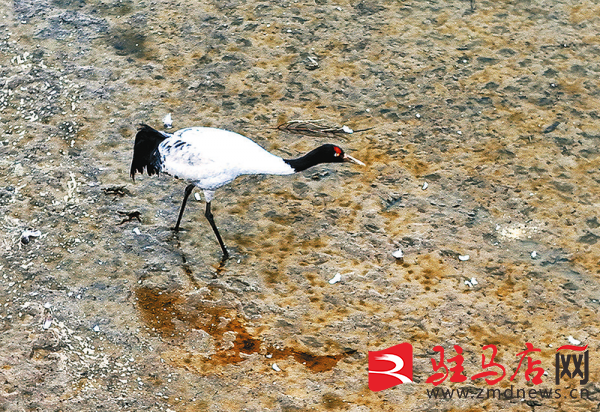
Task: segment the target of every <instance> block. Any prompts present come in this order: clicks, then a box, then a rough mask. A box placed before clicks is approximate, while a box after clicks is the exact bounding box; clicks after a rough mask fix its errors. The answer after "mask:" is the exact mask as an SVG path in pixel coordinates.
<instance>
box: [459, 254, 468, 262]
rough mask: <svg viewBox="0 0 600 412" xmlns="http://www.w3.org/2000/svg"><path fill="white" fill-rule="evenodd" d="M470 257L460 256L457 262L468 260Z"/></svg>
mask: <svg viewBox="0 0 600 412" xmlns="http://www.w3.org/2000/svg"><path fill="white" fill-rule="evenodd" d="M470 258H471V257H470V256H469V255H460V256H459V257H458V260H462V261H463V262H464V261H466V260H469V259H470Z"/></svg>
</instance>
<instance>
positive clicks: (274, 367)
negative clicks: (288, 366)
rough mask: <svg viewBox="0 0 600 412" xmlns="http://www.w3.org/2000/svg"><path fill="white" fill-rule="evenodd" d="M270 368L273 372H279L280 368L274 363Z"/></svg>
mask: <svg viewBox="0 0 600 412" xmlns="http://www.w3.org/2000/svg"><path fill="white" fill-rule="evenodd" d="M272 368H273V370H274V371H275V372H281V368H280V367H279V366H277V364H276V363H274V364H273V366H272Z"/></svg>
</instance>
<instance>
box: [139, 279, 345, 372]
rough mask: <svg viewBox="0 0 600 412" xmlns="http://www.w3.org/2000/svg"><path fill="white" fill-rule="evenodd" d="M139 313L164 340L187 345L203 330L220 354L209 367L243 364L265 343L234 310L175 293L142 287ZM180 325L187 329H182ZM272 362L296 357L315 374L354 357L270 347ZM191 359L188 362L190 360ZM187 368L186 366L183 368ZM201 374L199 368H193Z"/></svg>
mask: <svg viewBox="0 0 600 412" xmlns="http://www.w3.org/2000/svg"><path fill="white" fill-rule="evenodd" d="M135 294H136V297H137V301H138V309H139V310H140V313H141V316H142V319H143V320H144V322H145V323H146V324H147V325H148V328H149V329H150V331H151V332H153V333H157V334H159V335H161V336H162V337H164V338H170V339H175V340H176V343H178V344H184V342H185V337H186V335H187V334H188V333H189V331H191V330H192V329H201V330H203V331H205V332H206V333H208V334H209V335H210V336H211V337H212V338H213V339H214V340H215V346H216V349H217V352H216V353H215V354H214V355H212V356H211V357H210V359H203V360H202V362H203V363H204V364H205V365H208V364H210V365H227V364H233V363H238V362H241V361H243V360H244V359H245V358H244V355H249V354H252V353H257V352H259V351H260V349H261V344H262V341H261V340H260V339H258V338H256V337H254V336H252V335H251V334H250V333H249V332H248V330H247V329H246V327H245V326H244V324H243V321H242V320H241V318H240V317H239V316H238V315H237V314H236V312H235V310H234V309H232V308H227V307H222V306H215V305H212V304H207V303H206V302H193V301H191V300H188V299H186V298H185V297H183V296H182V295H181V294H180V293H179V292H177V291H174V290H171V291H169V290H164V289H155V288H149V287H140V288H138V289H136V291H135ZM180 323H182V324H183V326H179V325H180ZM227 332H234V333H235V340H233V341H230V340H227V339H226V336H225V334H226V333H227ZM265 349H266V352H267V353H268V354H271V355H272V357H271V359H287V358H288V357H292V358H293V359H295V360H296V362H298V363H301V364H303V365H305V366H306V367H307V368H308V369H310V370H311V371H313V372H325V371H328V370H331V369H332V368H333V367H335V365H337V363H338V362H339V361H340V360H341V359H343V358H345V357H347V356H349V355H350V354H352V353H353V352H352V351H350V352H343V353H340V354H337V355H322V356H320V355H313V354H311V353H309V352H305V351H301V350H299V349H294V348H283V349H279V348H273V347H270V346H268V347H266V348H265ZM192 358H193V359H194V360H196V359H197V358H198V357H192V356H191V355H190V357H189V359H188V360H185V359H184V362H187V363H189V362H192ZM186 359H187V358H186ZM182 366H185V365H182ZM191 369H192V370H198V368H191Z"/></svg>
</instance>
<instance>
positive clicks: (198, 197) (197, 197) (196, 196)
mask: <svg viewBox="0 0 600 412" xmlns="http://www.w3.org/2000/svg"><path fill="white" fill-rule="evenodd" d="M194 198H195V199H196V200H197V201H198V202H200V201H202V196H200V193H198V192H196V193H194Z"/></svg>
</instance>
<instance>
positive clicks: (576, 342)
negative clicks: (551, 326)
mask: <svg viewBox="0 0 600 412" xmlns="http://www.w3.org/2000/svg"><path fill="white" fill-rule="evenodd" d="M567 340H568V341H569V343H570V344H571V345H579V344H580V343H581V341H580V340H577V339H575V338H574V337H573V336H569V337H568V338H567Z"/></svg>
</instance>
